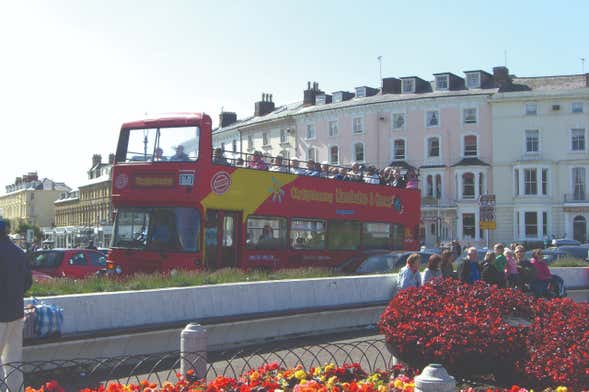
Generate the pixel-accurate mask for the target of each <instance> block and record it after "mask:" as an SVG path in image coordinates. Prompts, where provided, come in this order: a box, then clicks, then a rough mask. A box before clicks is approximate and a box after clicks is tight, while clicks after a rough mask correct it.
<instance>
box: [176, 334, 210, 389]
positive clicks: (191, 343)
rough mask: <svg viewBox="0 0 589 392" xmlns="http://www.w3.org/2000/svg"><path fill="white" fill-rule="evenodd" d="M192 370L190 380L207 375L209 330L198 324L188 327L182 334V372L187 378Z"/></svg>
mask: <svg viewBox="0 0 589 392" xmlns="http://www.w3.org/2000/svg"><path fill="white" fill-rule="evenodd" d="M191 369H192V370H193V371H194V375H193V376H192V377H190V379H200V378H205V377H206V375H207V330H206V329H204V328H203V327H202V326H201V325H200V324H197V323H190V324H188V325H186V327H184V329H183V330H182V333H181V334H180V372H181V373H182V375H183V376H186V375H187V371H188V370H191Z"/></svg>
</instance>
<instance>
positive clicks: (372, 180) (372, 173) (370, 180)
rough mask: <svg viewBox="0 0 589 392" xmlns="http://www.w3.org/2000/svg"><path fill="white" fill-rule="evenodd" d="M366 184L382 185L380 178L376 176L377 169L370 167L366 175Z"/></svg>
mask: <svg viewBox="0 0 589 392" xmlns="http://www.w3.org/2000/svg"><path fill="white" fill-rule="evenodd" d="M364 182H365V183H367V184H380V177H379V176H378V174H376V168H375V167H374V166H369V167H368V169H367V170H366V173H365V174H364Z"/></svg>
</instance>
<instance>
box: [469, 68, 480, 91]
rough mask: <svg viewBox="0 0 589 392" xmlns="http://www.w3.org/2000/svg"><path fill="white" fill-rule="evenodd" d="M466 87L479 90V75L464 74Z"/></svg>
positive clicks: (474, 73) (476, 73)
mask: <svg viewBox="0 0 589 392" xmlns="http://www.w3.org/2000/svg"><path fill="white" fill-rule="evenodd" d="M466 87H468V88H481V73H480V72H469V73H467V74H466Z"/></svg>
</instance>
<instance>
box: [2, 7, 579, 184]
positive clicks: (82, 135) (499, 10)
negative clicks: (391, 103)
mask: <svg viewBox="0 0 589 392" xmlns="http://www.w3.org/2000/svg"><path fill="white" fill-rule="evenodd" d="M588 14H589V1H561V2H554V1H493V2H482V1H472V0H471V1H445V2H440V1H419V0H414V1H392V0H389V1H366V2H359V1H306V0H304V1H301V0H298V1H282V2H280V1H274V2H272V1H223V0H218V1H187V0H185V1H179V0H178V1H174V0H169V1H163V0H162V1H151V0H149V1H145V0H133V1H131V0H103V1H90V0H85V1H83V0H80V1H73V0H72V1H63V0H51V1H50V0H45V1H36V0H28V1H19V0H5V1H3V2H1V3H0V48H1V50H2V60H1V61H0V113H2V118H3V120H4V121H3V122H4V124H3V127H2V128H3V131H2V146H3V147H4V149H3V151H4V153H3V154H2V157H1V158H0V164H1V165H2V170H1V171H0V186H1V188H0V193H1V192H3V190H4V185H6V184H8V183H10V182H12V181H13V180H14V177H16V176H17V175H20V174H22V173H24V172H28V171H34V170H37V171H38V172H39V175H40V176H41V177H50V178H53V179H55V180H57V181H65V182H66V183H67V184H68V185H70V186H72V187H76V186H78V185H80V184H81V183H83V182H84V180H85V178H86V174H85V171H86V170H87V169H88V168H89V166H90V160H91V155H92V154H93V153H100V154H102V155H103V157H106V156H107V155H108V153H109V152H113V150H114V148H115V145H116V138H117V133H118V128H119V127H120V124H121V123H122V122H123V121H126V120H132V119H135V118H138V117H141V116H142V115H143V113H145V112H151V113H153V112H167V111H199V112H200V111H204V112H206V113H208V114H209V115H211V116H212V117H213V119H214V121H215V123H216V120H217V118H218V114H219V112H220V110H221V107H224V108H225V110H229V111H235V112H237V115H238V117H239V118H243V117H247V116H250V115H252V113H253V109H254V102H255V101H256V100H259V99H260V97H261V94H262V93H263V92H264V93H271V94H273V97H274V101H275V102H276V103H277V104H278V105H280V104H286V103H291V102H295V101H298V100H301V99H302V94H303V93H302V91H303V89H304V88H305V86H306V83H307V81H317V82H319V87H320V88H321V89H323V90H325V91H326V92H332V91H336V90H352V89H353V88H354V87H357V86H361V85H368V86H374V87H378V85H379V82H378V78H379V65H378V61H377V57H378V56H382V74H383V76H384V77H388V76H397V77H399V76H412V75H417V76H420V77H422V78H424V79H426V80H430V79H431V78H432V76H431V75H432V74H433V73H436V72H445V71H450V72H454V73H457V74H460V73H461V72H462V71H464V70H471V69H483V70H487V71H491V70H492V67H493V66H497V65H505V53H507V66H508V67H509V70H510V72H511V73H514V74H516V75H518V76H541V75H555V74H574V73H580V72H581V61H580V59H579V58H581V57H585V58H588V59H589V45H587V42H588V38H589V32H588V30H587V19H586V18H587V15H588ZM585 71H586V72H589V62H587V63H586V64H585Z"/></svg>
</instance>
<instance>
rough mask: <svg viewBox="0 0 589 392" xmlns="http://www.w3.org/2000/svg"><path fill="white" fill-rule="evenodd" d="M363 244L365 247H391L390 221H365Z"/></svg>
mask: <svg viewBox="0 0 589 392" xmlns="http://www.w3.org/2000/svg"><path fill="white" fill-rule="evenodd" d="M362 245H363V247H364V249H389V248H390V247H391V225H390V224H388V223H364V230H363V231H362Z"/></svg>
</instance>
